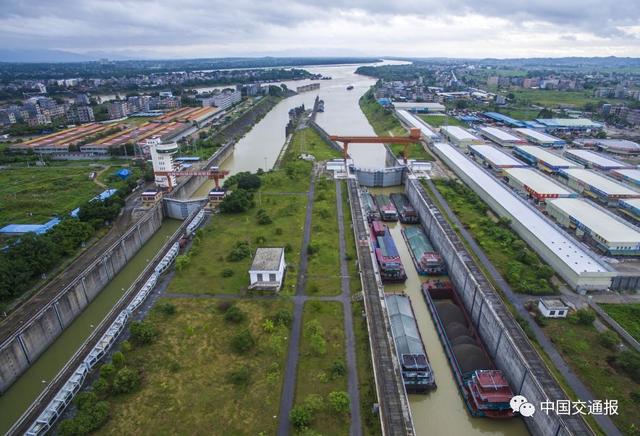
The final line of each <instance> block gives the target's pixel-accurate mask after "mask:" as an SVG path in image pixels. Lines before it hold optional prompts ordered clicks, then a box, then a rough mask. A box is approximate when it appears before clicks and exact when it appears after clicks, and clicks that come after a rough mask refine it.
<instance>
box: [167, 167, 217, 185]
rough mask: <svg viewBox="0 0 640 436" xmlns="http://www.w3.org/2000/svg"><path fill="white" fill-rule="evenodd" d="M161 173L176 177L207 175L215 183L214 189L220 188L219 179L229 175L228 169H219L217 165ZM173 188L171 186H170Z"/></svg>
mask: <svg viewBox="0 0 640 436" xmlns="http://www.w3.org/2000/svg"><path fill="white" fill-rule="evenodd" d="M156 174H160V173H156ZM162 174H163V175H165V174H166V175H168V176H176V177H181V176H201V177H207V178H208V179H210V180H211V179H213V181H214V182H215V184H216V190H219V189H220V179H224V178H225V176H227V175H229V171H227V170H221V169H220V168H218V167H212V168H210V169H208V170H183V171H170V172H165V173H162ZM171 188H173V186H172V187H171Z"/></svg>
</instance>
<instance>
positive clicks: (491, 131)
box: [479, 127, 527, 147]
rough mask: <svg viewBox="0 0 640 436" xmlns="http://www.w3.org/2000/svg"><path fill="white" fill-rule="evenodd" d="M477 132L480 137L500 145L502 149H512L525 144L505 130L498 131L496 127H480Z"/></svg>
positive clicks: (522, 140)
mask: <svg viewBox="0 0 640 436" xmlns="http://www.w3.org/2000/svg"><path fill="white" fill-rule="evenodd" d="M479 132H480V136H484V137H485V138H487V139H489V140H490V141H493V142H495V143H496V144H499V145H502V146H503V147H513V146H515V145H520V144H521V145H524V144H526V143H527V141H525V140H524V139H522V138H519V137H517V136H515V135H512V134H511V133H509V132H507V131H505V130H502V129H498V128H497V127H481V128H480V130H479Z"/></svg>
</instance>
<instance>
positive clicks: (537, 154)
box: [513, 145, 581, 173]
mask: <svg viewBox="0 0 640 436" xmlns="http://www.w3.org/2000/svg"><path fill="white" fill-rule="evenodd" d="M513 154H514V155H515V156H517V157H518V158H520V159H522V160H524V161H525V162H527V163H529V164H531V165H534V166H537V167H538V168H540V169H541V170H543V171H546V172H548V173H556V172H558V171H559V170H561V169H564V168H581V166H580V165H578V164H577V163H574V162H571V161H569V160H567V159H563V158H561V157H560V156H558V155H557V154H555V153H552V152H550V151H547V150H545V149H543V148H540V147H536V146H534V145H518V146H516V148H515V150H514V152H513Z"/></svg>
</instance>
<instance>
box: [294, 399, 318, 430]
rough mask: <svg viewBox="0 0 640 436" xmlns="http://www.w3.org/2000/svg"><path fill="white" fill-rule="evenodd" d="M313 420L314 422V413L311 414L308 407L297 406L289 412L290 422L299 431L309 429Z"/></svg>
mask: <svg viewBox="0 0 640 436" xmlns="http://www.w3.org/2000/svg"><path fill="white" fill-rule="evenodd" d="M312 420H313V413H312V412H311V410H309V408H308V407H306V406H304V405H303V406H295V407H294V408H292V409H291V411H290V412H289V421H290V422H291V424H293V426H294V427H295V428H296V429H298V430H302V429H304V428H306V427H308V426H309V424H311V421H312Z"/></svg>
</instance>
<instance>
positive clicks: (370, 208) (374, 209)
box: [362, 191, 380, 222]
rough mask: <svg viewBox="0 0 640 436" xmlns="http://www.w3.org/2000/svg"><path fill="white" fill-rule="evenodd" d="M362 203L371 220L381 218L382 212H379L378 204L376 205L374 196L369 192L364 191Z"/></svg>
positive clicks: (368, 218)
mask: <svg viewBox="0 0 640 436" xmlns="http://www.w3.org/2000/svg"><path fill="white" fill-rule="evenodd" d="M362 204H363V206H364V213H365V214H366V217H367V220H368V221H369V222H371V221H373V220H379V219H380V212H378V206H377V205H376V202H375V200H374V199H373V196H372V195H371V194H370V193H368V192H366V191H365V192H363V193H362Z"/></svg>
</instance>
